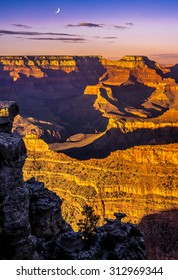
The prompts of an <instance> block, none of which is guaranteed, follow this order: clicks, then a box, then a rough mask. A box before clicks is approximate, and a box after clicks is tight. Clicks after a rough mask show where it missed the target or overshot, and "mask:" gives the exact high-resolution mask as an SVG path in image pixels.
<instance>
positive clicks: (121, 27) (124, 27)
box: [113, 25, 128, 30]
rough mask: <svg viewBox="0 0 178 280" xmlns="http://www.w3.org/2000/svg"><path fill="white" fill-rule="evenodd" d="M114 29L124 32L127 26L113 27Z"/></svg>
mask: <svg viewBox="0 0 178 280" xmlns="http://www.w3.org/2000/svg"><path fill="white" fill-rule="evenodd" d="M113 27H114V28H116V29H119V30H125V29H128V27H127V26H123V25H113Z"/></svg>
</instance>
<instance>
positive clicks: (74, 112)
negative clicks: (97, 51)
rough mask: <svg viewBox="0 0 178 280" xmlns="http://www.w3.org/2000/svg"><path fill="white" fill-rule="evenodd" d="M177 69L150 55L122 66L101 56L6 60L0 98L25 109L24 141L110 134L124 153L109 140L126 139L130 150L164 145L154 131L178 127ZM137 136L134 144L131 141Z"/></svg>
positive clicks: (0, 60) (21, 121) (0, 64)
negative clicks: (33, 136)
mask: <svg viewBox="0 0 178 280" xmlns="http://www.w3.org/2000/svg"><path fill="white" fill-rule="evenodd" d="M176 69H177V68H176V66H174V67H161V66H160V65H158V64H157V63H156V62H154V61H151V60H149V59H148V58H147V57H145V56H125V57H123V58H122V59H121V60H118V61H111V60H107V59H104V58H102V57H100V56H98V57H97V56H88V57H79V56H78V57H77V56H22V57H13V56H12V57H11V56H9V57H5V56H4V57H0V74H1V85H0V89H1V91H0V98H1V99H3V100H11V99H12V100H15V101H16V102H17V103H18V104H19V106H20V107H21V108H22V109H21V117H18V118H17V119H16V120H15V124H14V130H15V131H16V132H18V133H19V134H20V135H21V136H25V135H26V134H32V133H33V134H36V135H38V136H39V137H40V138H42V139H43V140H45V141H46V142H48V143H55V142H65V141H66V140H67V139H68V138H69V137H70V136H72V135H75V134H78V133H84V134H93V133H95V132H97V133H98V134H99V133H103V132H105V133H106V137H107V141H108V142H109V145H110V146H112V148H113V149H118V148H119V149H120V148H123V146H122V143H119V142H118V143H117V145H116V147H113V146H114V145H113V143H112V137H109V136H108V135H109V134H108V131H109V132H110V131H111V130H112V133H111V134H112V135H114V134H115V133H116V135H115V137H117V135H118V134H119V135H121V136H122V137H125V138H126V141H127V143H128V145H125V146H126V147H130V146H132V145H138V144H139V145H141V144H145V143H144V142H145V139H146V138H148V139H147V140H148V141H147V144H150V143H151V144H154V143H155V144H159V143H157V142H156V140H157V139H156V138H155V137H154V131H156V130H159V129H162V130H163V131H164V130H166V129H164V128H165V127H166V128H167V127H171V128H172V127H173V128H175V129H177V127H178V105H177V104H178V99H177V96H178V84H177V82H176V81H177V72H176V71H177V70H176ZM81 104H82V106H81ZM32 108H33V109H32ZM113 129H116V130H113ZM140 130H142V132H141V133H140ZM147 130H151V131H153V133H147V132H148V131H147ZM132 132H134V137H135V136H136V140H135V142H134V143H133V142H130V141H129V139H131V138H133V137H130V133H132ZM143 134H144V135H147V136H145V139H143V137H142V135H143ZM173 134H174V133H173ZM167 136H168V135H167ZM102 141H103V139H101V142H102ZM162 141H163V143H165V142H164V141H165V139H164V138H163V139H162ZM166 141H167V142H169V143H172V142H174V141H176V137H175V136H174V135H173V136H172V135H170V136H168V137H166ZM167 142H166V143H167ZM115 144H116V143H115Z"/></svg>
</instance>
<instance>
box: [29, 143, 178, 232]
mask: <svg viewBox="0 0 178 280" xmlns="http://www.w3.org/2000/svg"><path fill="white" fill-rule="evenodd" d="M27 148H28V147H27ZM28 155H29V156H28V159H27V161H26V164H25V166H24V176H25V178H26V179H28V178H29V177H30V176H35V177H36V178H37V179H38V180H40V181H43V182H44V183H45V185H46V186H47V187H48V188H49V189H51V190H53V191H55V192H56V193H57V194H59V195H60V196H61V197H62V198H63V199H64V202H63V206H62V207H63V213H64V216H65V217H66V219H67V221H68V222H69V223H70V224H71V225H72V226H73V227H74V228H75V229H76V222H75V221H76V219H79V218H80V217H81V216H80V215H81V209H82V206H83V205H85V203H86V202H87V203H88V204H90V205H91V206H93V207H94V209H95V210H96V212H97V214H99V215H100V216H101V218H102V219H101V221H103V220H104V218H105V217H107V218H112V217H113V213H114V212H116V211H121V212H125V213H126V214H127V217H126V218H125V219H126V220H130V219H131V221H132V222H134V223H138V222H139V221H141V219H142V218H143V217H144V216H145V215H148V214H150V213H154V212H158V211H161V210H164V209H172V208H177V207H178V192H177V184H178V177H177V165H178V153H177V144H169V145H160V146H159V145H154V146H153V145H152V146H139V147H133V148H129V149H126V150H120V151H115V152H112V153H111V154H110V155H109V156H107V157H106V158H103V159H88V160H82V161H80V160H77V159H74V158H73V159H72V158H70V157H69V156H66V155H64V154H61V153H59V154H57V153H55V152H52V151H50V150H49V151H45V150H44V151H43V152H42V151H41V152H32V151H31V152H28Z"/></svg>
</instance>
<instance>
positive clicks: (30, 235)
mask: <svg viewBox="0 0 178 280" xmlns="http://www.w3.org/2000/svg"><path fill="white" fill-rule="evenodd" d="M0 106H1V118H2V119H1V120H0V124H1V123H2V124H3V126H2V127H1V126H0V129H1V130H0V259H3V260H9V259H29V260H31V259H144V258H145V246H144V239H143V235H142V233H141V232H140V231H139V230H138V228H137V227H136V226H134V225H132V224H130V223H122V222H121V218H122V217H123V216H124V215H123V214H119V213H115V217H116V219H115V220H107V223H106V224H105V225H104V226H103V227H101V228H98V229H97V232H96V235H95V236H94V239H92V243H88V242H89V240H87V241H84V240H83V239H82V233H75V232H74V231H73V230H72V228H71V227H70V226H69V225H68V224H67V223H66V222H65V220H64V219H63V217H62V215H61V204H62V200H61V199H60V198H59V197H58V196H57V195H56V194H55V193H54V192H51V191H50V190H48V189H45V188H44V184H43V183H39V182H36V181H35V179H34V178H31V179H30V180H28V181H27V182H26V183H25V182H24V181H23V176H22V167H23V164H24V161H25V159H26V148H25V145H24V142H23V140H22V139H21V138H20V137H18V136H15V135H13V134H10V129H9V128H10V127H11V126H12V122H13V119H14V116H15V115H16V114H17V112H18V110H13V109H14V108H15V109H18V107H17V105H16V104H15V103H14V102H7V103H4V102H0ZM3 118H4V120H3ZM5 124H6V125H7V129H5V128H6V125H5ZM4 130H5V131H6V132H8V133H5V132H4ZM26 140H27V144H28V145H29V143H28V139H26ZM36 141H37V139H35V138H33V139H32V140H31V144H32V143H33V145H32V146H33V148H36V150H37V151H39V145H36V144H37V143H35V142H36ZM41 141H42V140H41ZM39 143H42V142H39ZM41 149H45V150H46V151H48V149H46V146H45V145H43V146H42V145H41ZM110 239H111V241H112V242H111V244H110V245H111V246H108V244H109V240H110Z"/></svg>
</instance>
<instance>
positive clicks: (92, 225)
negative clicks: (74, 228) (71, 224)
mask: <svg viewBox="0 0 178 280" xmlns="http://www.w3.org/2000/svg"><path fill="white" fill-rule="evenodd" d="M82 215H83V216H84V218H83V219H81V220H79V222H78V223H77V225H78V229H79V231H80V232H82V233H83V239H84V240H85V241H88V242H92V241H93V239H94V237H95V235H96V230H97V224H98V221H99V219H100V218H99V216H98V215H95V213H94V210H93V208H92V207H91V206H89V205H85V206H83V211H82Z"/></svg>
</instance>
